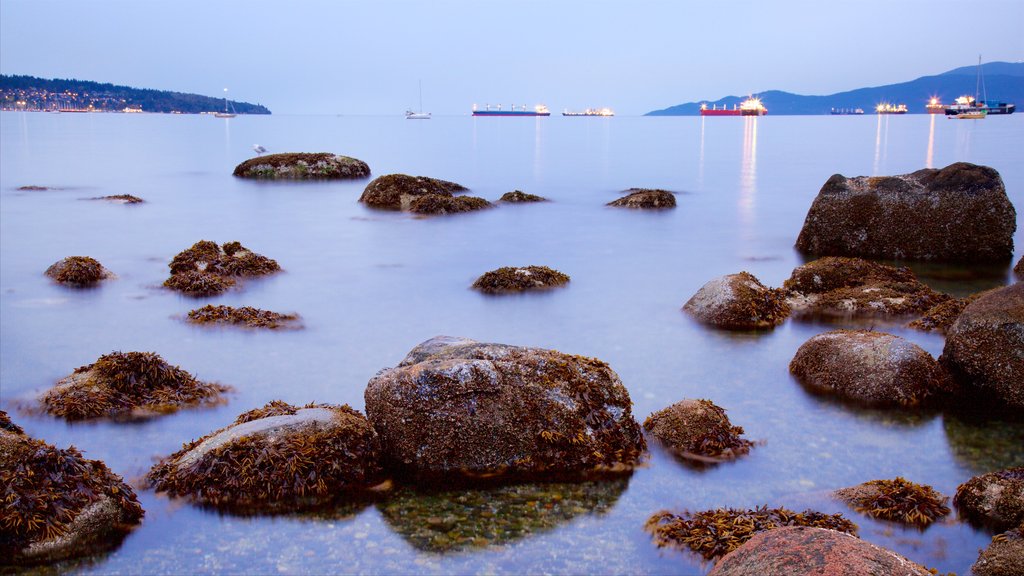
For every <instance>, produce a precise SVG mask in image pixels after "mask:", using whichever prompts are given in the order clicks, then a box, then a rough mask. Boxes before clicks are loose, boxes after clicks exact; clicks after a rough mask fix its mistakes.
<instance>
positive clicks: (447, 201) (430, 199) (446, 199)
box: [409, 194, 494, 215]
mask: <svg viewBox="0 0 1024 576" xmlns="http://www.w3.org/2000/svg"><path fill="white" fill-rule="evenodd" d="M493 206H494V204H491V203H490V202H488V201H487V200H484V199H483V198H477V197H476V196H452V195H445V194H424V195H422V196H416V197H415V198H413V199H412V200H411V201H410V202H409V212H412V213H413V214H433V215H441V214H458V213H459V212H472V211H474V210H483V209H484V208H491V207H493Z"/></svg>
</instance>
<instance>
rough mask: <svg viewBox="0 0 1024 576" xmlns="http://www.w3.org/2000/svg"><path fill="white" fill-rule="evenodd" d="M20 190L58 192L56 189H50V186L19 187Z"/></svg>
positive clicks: (32, 185)
mask: <svg viewBox="0 0 1024 576" xmlns="http://www.w3.org/2000/svg"><path fill="white" fill-rule="evenodd" d="M18 190H21V191H23V192H42V191H43V190H56V188H50V187H49V186H36V185H35V184H29V185H27V186H18Z"/></svg>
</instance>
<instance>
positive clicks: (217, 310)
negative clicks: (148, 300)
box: [188, 304, 299, 329]
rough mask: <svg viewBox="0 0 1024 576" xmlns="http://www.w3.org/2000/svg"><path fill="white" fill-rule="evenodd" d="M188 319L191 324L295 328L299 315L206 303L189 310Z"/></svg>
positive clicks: (297, 324)
mask: <svg viewBox="0 0 1024 576" xmlns="http://www.w3.org/2000/svg"><path fill="white" fill-rule="evenodd" d="M188 321H189V322H191V323H192V324H227V325H234V326H246V327H249V328H270V329H277V328H297V327H298V326H299V315H298V314H281V313H280V312H271V311H270V310H261V309H259V308H253V307H252V306H242V307H241V308H232V307H231V306H223V305H220V306H214V305H212V304H207V305H206V306H203V307H202V308H197V309H196V310H191V311H189V313H188Z"/></svg>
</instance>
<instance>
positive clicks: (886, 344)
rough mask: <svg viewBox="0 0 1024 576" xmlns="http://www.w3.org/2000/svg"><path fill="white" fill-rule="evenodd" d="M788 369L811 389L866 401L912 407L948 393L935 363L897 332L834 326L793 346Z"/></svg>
mask: <svg viewBox="0 0 1024 576" xmlns="http://www.w3.org/2000/svg"><path fill="white" fill-rule="evenodd" d="M789 371H790V372H791V373H792V374H793V375H794V376H796V378H797V380H799V381H800V382H801V383H802V384H803V385H805V386H807V387H808V388H810V389H811V390H814V391H816V392H822V393H827V394H835V395H837V396H840V397H842V398H846V399H849V400H853V401H856V402H860V403H863V404H869V405H879V406H886V405H888V406H917V405H919V404H923V403H925V402H928V401H933V400H939V399H941V398H942V397H944V396H946V395H949V394H952V393H953V389H952V386H951V385H950V383H949V379H948V377H947V376H946V374H945V372H944V371H943V370H942V368H941V367H940V366H939V364H938V362H936V361H935V359H934V358H932V357H931V355H929V354H928V353H927V352H925V351H924V350H923V349H922V348H921V347H920V346H918V345H916V344H914V343H912V342H909V341H907V340H904V339H903V338H900V337H899V336H894V335H892V334H886V333H884V332H871V331H867V330H834V331H832V332H826V333H824V334H819V335H817V336H814V337H813V338H811V339H810V340H808V341H807V342H804V343H803V345H801V346H800V348H799V349H798V350H797V352H796V355H795V356H794V357H793V360H792V362H790V364H789Z"/></svg>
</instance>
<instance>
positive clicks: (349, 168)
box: [233, 152, 370, 180]
mask: <svg viewBox="0 0 1024 576" xmlns="http://www.w3.org/2000/svg"><path fill="white" fill-rule="evenodd" d="M233 174H234V175H235V176H238V177H240V178H257V179H266V180H342V179H354V178H366V177H368V176H369V175H370V167H369V166H367V165H366V162H363V161H362V160H357V159H355V158H350V157H348V156H339V155H337V154H331V153H330V152H314V153H310V152H285V153H282V154H267V155H265V156H257V157H256V158H250V159H248V160H246V161H245V162H242V163H241V164H239V165H238V166H236V167H235V171H234V172H233Z"/></svg>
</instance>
